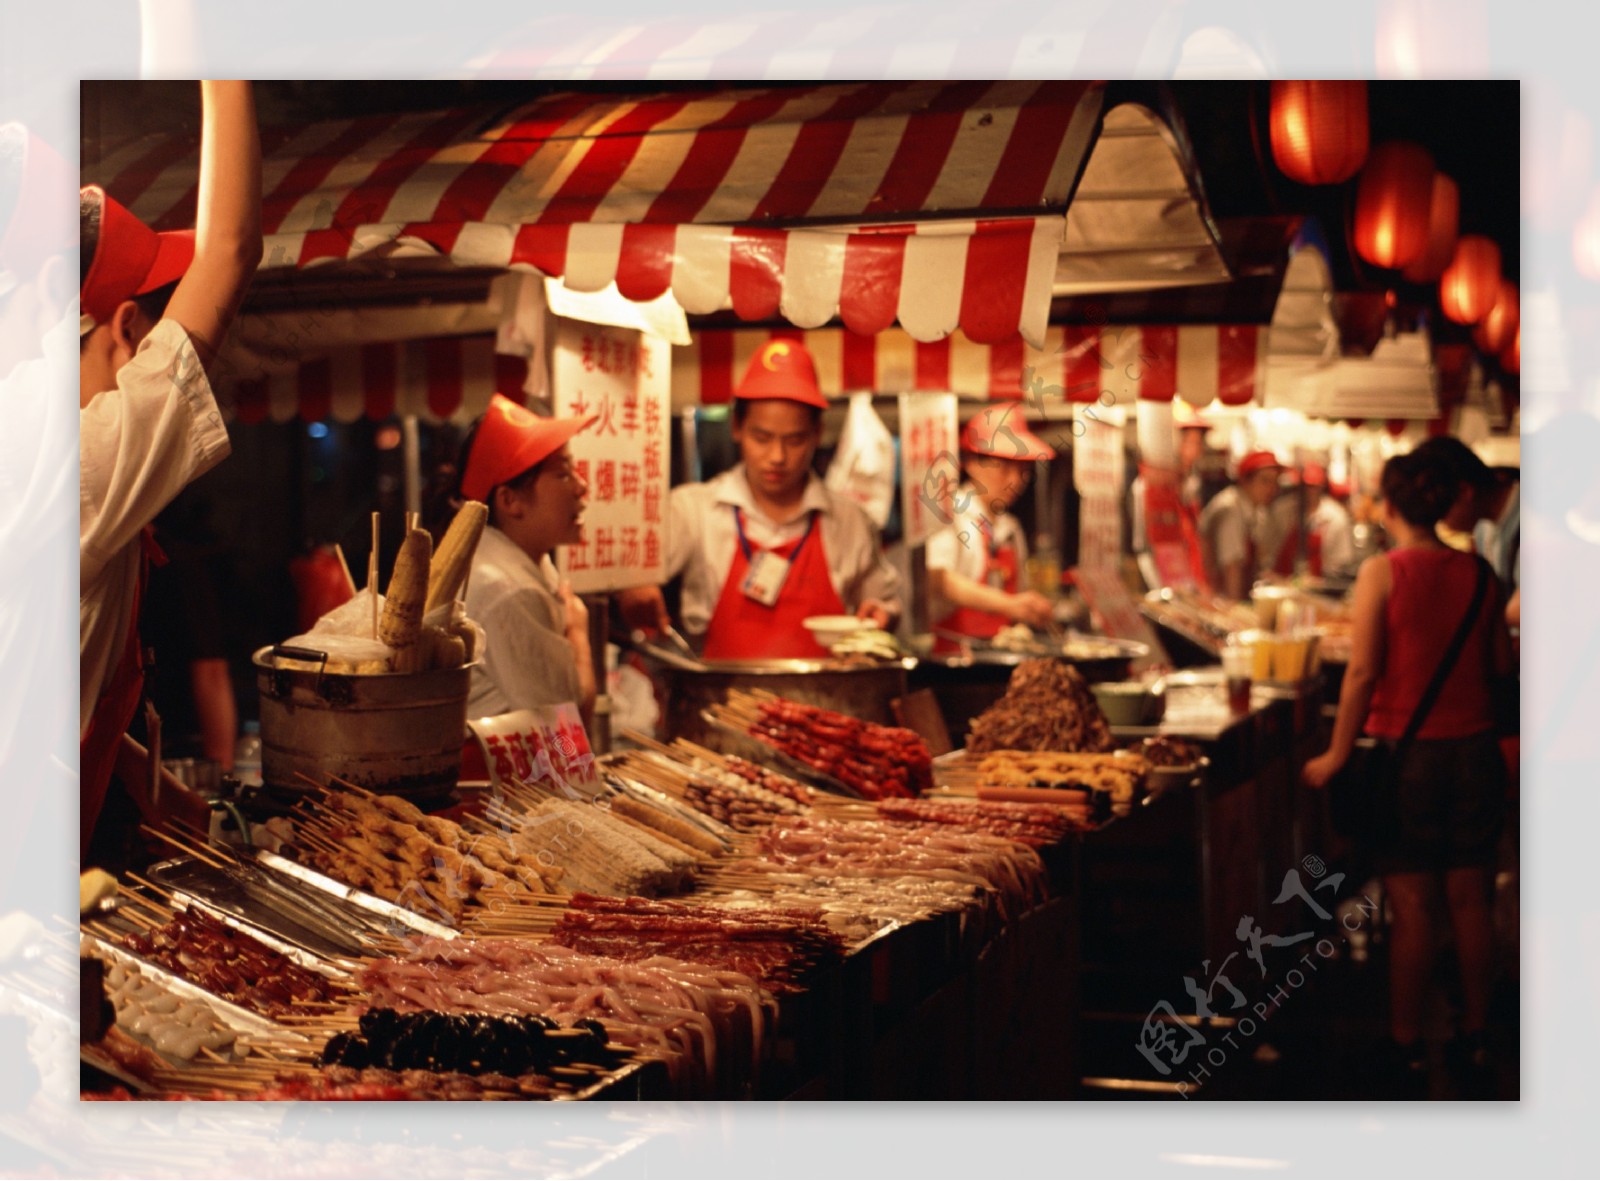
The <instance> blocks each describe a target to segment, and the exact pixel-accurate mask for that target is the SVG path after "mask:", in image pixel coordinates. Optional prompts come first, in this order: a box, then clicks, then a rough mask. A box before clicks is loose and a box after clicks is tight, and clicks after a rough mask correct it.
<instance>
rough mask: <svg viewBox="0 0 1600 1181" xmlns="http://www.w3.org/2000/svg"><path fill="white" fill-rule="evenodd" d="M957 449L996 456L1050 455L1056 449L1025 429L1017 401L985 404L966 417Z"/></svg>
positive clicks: (1029, 457)
mask: <svg viewBox="0 0 1600 1181" xmlns="http://www.w3.org/2000/svg"><path fill="white" fill-rule="evenodd" d="M961 449H962V450H963V451H970V452H972V453H973V454H974V455H992V456H995V457H996V458H998V459H1023V460H1028V459H1054V458H1055V457H1056V449H1055V448H1054V447H1052V446H1050V444H1049V443H1046V442H1045V441H1044V440H1043V439H1041V438H1040V437H1039V436H1038V435H1036V434H1034V433H1033V432H1032V431H1030V430H1029V429H1028V420H1027V415H1026V413H1025V411H1024V410H1023V408H1022V403H1021V402H997V403H996V404H995V405H993V406H985V407H984V408H983V409H982V410H980V411H978V413H976V414H974V415H973V416H972V417H971V418H970V419H968V420H967V425H966V427H965V428H964V429H963V430H962V432H961Z"/></svg>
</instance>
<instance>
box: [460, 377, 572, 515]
mask: <svg viewBox="0 0 1600 1181" xmlns="http://www.w3.org/2000/svg"><path fill="white" fill-rule="evenodd" d="M594 421H595V416H594V415H590V416H589V417H588V418H541V417H540V416H539V415H537V414H535V413H534V412H533V411H531V410H529V409H528V408H527V407H526V406H519V405H518V404H517V403H515V402H513V401H512V400H511V399H510V398H508V397H506V396H505V395H504V394H495V395H494V396H493V397H492V398H490V399H489V409H487V410H486V411H484V413H483V418H482V420H480V421H479V423H478V433H477V434H476V435H474V436H473V439H472V454H471V455H469V456H467V470H466V472H465V473H463V475H462V477H461V494H462V495H463V496H465V497H466V498H467V499H468V500H482V501H487V500H488V499H489V493H490V492H492V491H494V489H495V488H497V487H499V486H500V485H501V484H504V483H505V482H506V481H507V480H510V479H513V478H514V477H516V476H520V475H521V474H522V473H523V472H525V471H527V470H528V469H529V468H531V467H532V466H533V465H534V464H536V463H538V462H539V461H540V460H543V459H545V458H547V457H549V456H551V455H553V454H555V452H557V451H558V450H560V449H561V447H562V446H563V445H564V444H565V443H566V441H567V440H568V439H570V438H572V436H573V435H575V434H577V433H578V432H579V431H581V430H583V428H584V427H586V426H588V425H589V424H590V423H592V422H594Z"/></svg>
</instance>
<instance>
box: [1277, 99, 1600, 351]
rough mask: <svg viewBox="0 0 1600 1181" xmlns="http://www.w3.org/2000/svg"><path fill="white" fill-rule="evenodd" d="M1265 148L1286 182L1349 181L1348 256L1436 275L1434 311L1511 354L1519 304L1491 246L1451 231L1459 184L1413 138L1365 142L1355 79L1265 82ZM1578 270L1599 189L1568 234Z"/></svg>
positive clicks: (1595, 272)
mask: <svg viewBox="0 0 1600 1181" xmlns="http://www.w3.org/2000/svg"><path fill="white" fill-rule="evenodd" d="M1271 132H1272V156H1273V159H1274V161H1275V162H1276V163H1277V165H1278V168H1279V169H1280V170H1281V171H1282V172H1283V174H1284V175H1285V176H1287V177H1288V178H1289V179H1290V180H1294V181H1298V182H1299V183H1300V184H1306V185H1328V184H1340V183H1342V182H1344V181H1346V180H1349V179H1350V178H1351V177H1352V176H1355V175H1356V174H1357V172H1359V173H1360V180H1359V181H1358V182H1357V186H1356V210H1355V234H1354V245H1355V251H1356V254H1357V255H1359V256H1360V257H1361V258H1362V259H1363V260H1364V261H1366V262H1368V263H1370V264H1371V265H1373V266H1375V267H1382V268H1383V269H1385V270H1399V271H1400V272H1401V274H1402V275H1403V276H1404V277H1405V278H1406V279H1407V280H1408V281H1409V282H1412V283H1432V282H1435V281H1437V282H1438V283H1439V303H1440V306H1441V307H1442V309H1443V311H1444V314H1445V315H1446V316H1448V317H1449V318H1450V319H1452V320H1454V321H1456V322H1457V323H1460V324H1472V325H1477V330H1476V332H1475V333H1474V339H1475V340H1476V341H1477V343H1478V345H1479V347H1480V348H1482V349H1483V350H1484V351H1485V352H1486V353H1488V354H1489V355H1491V356H1494V355H1499V356H1500V357H1501V359H1502V362H1504V360H1505V359H1506V358H1508V357H1511V356H1512V355H1513V354H1514V353H1515V354H1516V358H1515V359H1516V360H1517V361H1519V362H1520V345H1519V344H1518V341H1520V330H1519V325H1518V320H1519V318H1520V307H1519V303H1518V296H1517V289H1516V285H1515V284H1514V283H1511V282H1509V281H1508V280H1504V279H1502V278H1501V275H1500V248H1499V247H1498V246H1497V245H1496V244H1495V243H1494V242H1493V241H1492V240H1491V239H1489V238H1486V237H1484V236H1483V235H1481V234H1468V235H1465V236H1463V235H1462V234H1461V233H1460V225H1461V191H1460V188H1459V186H1458V185H1457V184H1456V182H1455V181H1454V180H1453V179H1452V178H1451V177H1449V176H1446V175H1445V174H1444V173H1442V172H1438V171H1436V170H1435V168H1434V163H1433V157H1432V156H1431V155H1430V154H1429V152H1428V151H1427V149H1426V148H1424V147H1422V146H1421V145H1420V144H1415V143H1409V142H1406V141H1403V140H1395V141H1390V142H1387V143H1382V144H1379V145H1378V146H1377V147H1372V148H1369V143H1368V137H1369V134H1370V133H1369V123H1368V116H1367V85H1366V83H1365V82H1337V81H1279V82H1274V83H1272V97H1271ZM1573 253H1574V256H1575V258H1576V260H1577V265H1578V269H1579V270H1580V271H1582V272H1583V273H1584V274H1585V275H1587V276H1589V277H1590V278H1593V279H1597V280H1600V190H1597V192H1596V199H1595V200H1594V201H1593V202H1592V203H1591V205H1590V209H1589V214H1588V216H1586V217H1585V218H1584V219H1583V220H1582V221H1580V223H1579V225H1578V227H1577V230H1576V232H1575V234H1574V238H1573Z"/></svg>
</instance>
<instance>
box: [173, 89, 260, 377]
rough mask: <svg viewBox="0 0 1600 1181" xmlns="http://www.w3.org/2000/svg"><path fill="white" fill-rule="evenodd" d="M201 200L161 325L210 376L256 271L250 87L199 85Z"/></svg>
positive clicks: (256, 143) (256, 189)
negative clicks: (176, 334)
mask: <svg viewBox="0 0 1600 1181" xmlns="http://www.w3.org/2000/svg"><path fill="white" fill-rule="evenodd" d="M200 99H201V123H200V195H199V207H198V216H197V219H196V222H195V242H194V261H193V262H192V263H191V264H190V265H189V269H188V271H187V272H186V273H185V274H184V276H183V278H182V279H180V280H179V281H178V287H177V290H176V291H174V292H173V294H172V300H171V302H170V303H168V305H167V313H166V314H167V318H168V319H169V320H176V321H177V322H178V323H179V324H181V325H182V326H183V328H184V330H185V331H186V332H187V333H188V334H189V337H190V339H191V340H192V341H193V342H194V347H195V350H196V351H197V352H198V353H199V354H200V363H201V364H202V365H204V366H205V367H206V369H207V371H208V373H209V371H210V369H211V366H212V363H213V362H214V361H215V360H216V356H217V352H218V350H219V349H220V348H221V347H222V340H223V337H224V336H225V335H226V334H227V331H228V326H229V325H230V324H231V323H232V322H233V317H234V315H235V314H236V313H237V312H238V310H239V305H240V303H241V302H243V300H244V293H245V289H246V288H248V287H249V285H250V279H251V277H252V276H253V275H254V274H255V272H256V268H257V267H258V266H259V265H260V264H261V250H262V247H261V139H260V135H259V133H258V131H257V129H256V107H255V96H254V94H253V93H252V92H251V88H250V83H249V82H202V83H200Z"/></svg>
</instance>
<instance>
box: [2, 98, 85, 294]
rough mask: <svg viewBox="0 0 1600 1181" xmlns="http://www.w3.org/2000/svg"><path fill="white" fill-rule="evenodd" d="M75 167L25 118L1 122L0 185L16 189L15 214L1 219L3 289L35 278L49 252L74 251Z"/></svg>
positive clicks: (13, 206) (12, 208) (51, 253)
mask: <svg viewBox="0 0 1600 1181" xmlns="http://www.w3.org/2000/svg"><path fill="white" fill-rule="evenodd" d="M76 175H77V169H75V168H69V167H68V166H67V163H66V161H64V160H62V158H61V157H60V156H59V155H57V154H56V151H55V149H54V148H52V147H51V146H50V145H49V144H47V143H45V142H44V140H42V139H40V138H39V137H38V136H36V135H34V134H33V133H32V132H31V131H29V130H28V129H27V128H26V127H24V126H23V125H22V124H21V123H7V124H5V125H3V126H0V186H4V188H6V189H14V191H15V193H16V200H15V202H14V203H13V204H12V206H11V216H10V218H9V219H8V220H7V221H6V222H5V223H4V224H0V294H4V293H5V292H6V291H8V290H10V288H11V286H12V284H14V283H15V282H17V281H19V280H21V279H24V278H26V279H32V278H33V276H34V274H35V273H36V272H37V271H38V269H39V268H40V267H41V266H42V265H43V264H44V261H45V260H46V259H47V258H49V257H50V256H51V255H57V254H60V255H66V254H70V253H71V251H72V250H73V249H74V248H75V247H74V242H73V237H72V233H73V227H72V214H71V209H72V206H71V205H70V204H69V203H68V199H67V194H68V193H70V192H71V191H72V183H73V180H74V179H75V178H76Z"/></svg>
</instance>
